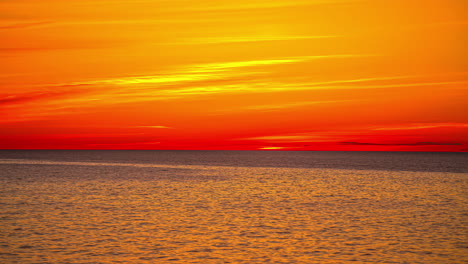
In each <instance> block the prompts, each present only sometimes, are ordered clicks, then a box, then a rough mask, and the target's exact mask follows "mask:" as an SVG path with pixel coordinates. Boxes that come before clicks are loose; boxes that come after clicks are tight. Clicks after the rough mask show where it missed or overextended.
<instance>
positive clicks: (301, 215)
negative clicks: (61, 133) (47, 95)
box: [0, 160, 468, 263]
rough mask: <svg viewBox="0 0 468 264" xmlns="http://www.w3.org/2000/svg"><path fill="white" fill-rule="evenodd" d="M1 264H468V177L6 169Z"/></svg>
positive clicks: (85, 166) (123, 167)
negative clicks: (467, 205)
mask: <svg viewBox="0 0 468 264" xmlns="http://www.w3.org/2000/svg"><path fill="white" fill-rule="evenodd" d="M0 169H1V172H0V175H1V178H0V179H1V185H0V194H1V196H0V203H1V210H0V224H1V226H0V228H1V232H0V262H1V263H467V262H468V256H467V253H468V249H467V248H468V243H467V220H468V216H467V215H468V214H467V210H466V209H467V207H466V204H467V201H468V196H467V192H466V190H467V187H468V180H467V179H468V178H467V176H468V174H467V173H443V172H402V171H382V170H381V171H376V170H344V169H318V168H262V167H257V168H253V167H226V166H224V167H222V166H218V167H216V166H196V165H180V166H177V165H171V166H165V165H148V164H135V163H131V164H109V163H96V162H94V163H93V162H87V163H83V162H81V163H73V162H44V161H12V160H3V163H2V162H0Z"/></svg>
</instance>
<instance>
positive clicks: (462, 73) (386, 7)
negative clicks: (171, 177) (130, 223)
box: [0, 0, 468, 152]
mask: <svg viewBox="0 0 468 264" xmlns="http://www.w3.org/2000/svg"><path fill="white" fill-rule="evenodd" d="M467 7H468V2H467V1H465V0H236V1H232V0H216V1H215V0H114V1H111V0H67V1H63V0H41V1H37V0H2V1H0V60H1V63H0V149H188V150H195V149H204V150H212V149H217V150H353V151H374V150H375V151H453V152H458V151H468V107H467V106H468V87H467V84H468V57H467V49H466V45H467V36H468V34H467V33H468V32H467V26H468V15H467V14H468V12H466V10H467Z"/></svg>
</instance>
